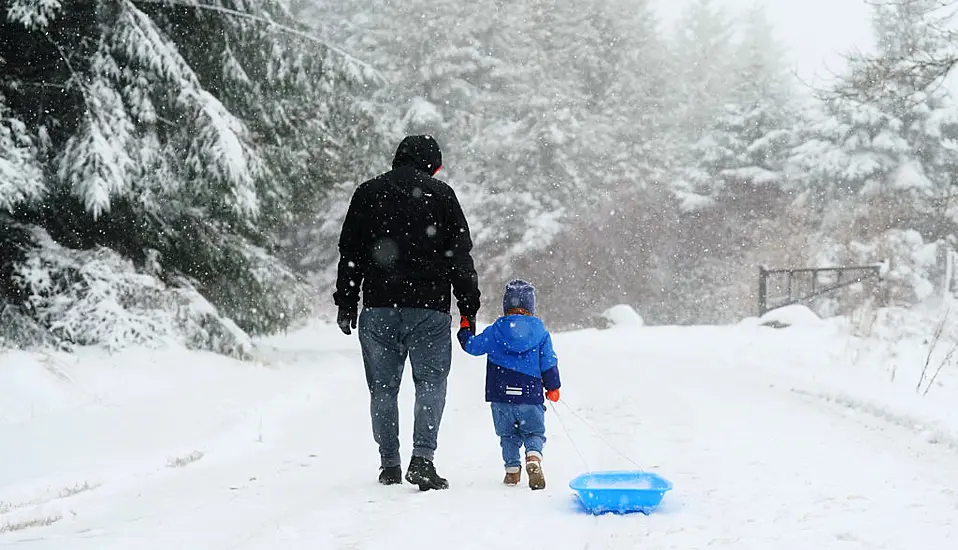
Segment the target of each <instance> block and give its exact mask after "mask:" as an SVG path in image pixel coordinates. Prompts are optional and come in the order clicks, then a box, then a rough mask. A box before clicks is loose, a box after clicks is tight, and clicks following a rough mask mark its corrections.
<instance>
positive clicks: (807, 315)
mask: <svg viewBox="0 0 958 550" xmlns="http://www.w3.org/2000/svg"><path fill="white" fill-rule="evenodd" d="M760 321H761V324H762V325H763V326H768V327H774V328H784V327H793V326H799V327H812V326H821V324H822V323H823V321H822V319H821V318H820V317H819V316H818V315H816V314H815V312H813V311H812V310H811V309H809V308H808V307H806V306H803V305H801V304H792V305H790V306H783V307H780V308H777V309H773V310H772V311H769V312H768V313H766V314H765V315H763V316H762V317H761V318H760Z"/></svg>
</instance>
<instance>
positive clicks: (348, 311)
mask: <svg viewBox="0 0 958 550" xmlns="http://www.w3.org/2000/svg"><path fill="white" fill-rule="evenodd" d="M356 320H357V315H356V308H355V307H345V306H344V307H341V308H339V314H338V315H336V324H337V325H339V330H341V331H343V334H345V335H347V336H348V335H350V334H352V332H351V331H350V330H349V329H350V327H352V328H356Z"/></svg>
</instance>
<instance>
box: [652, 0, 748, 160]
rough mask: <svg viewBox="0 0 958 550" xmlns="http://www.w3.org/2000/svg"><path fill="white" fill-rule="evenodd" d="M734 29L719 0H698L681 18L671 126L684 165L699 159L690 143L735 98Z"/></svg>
mask: <svg viewBox="0 0 958 550" xmlns="http://www.w3.org/2000/svg"><path fill="white" fill-rule="evenodd" d="M733 31H734V29H733V20H732V18H731V17H730V16H729V14H728V13H727V12H726V10H725V9H723V8H722V7H721V6H718V5H716V3H715V2H713V0H694V2H692V3H691V4H690V5H689V6H688V7H687V8H686V9H685V12H684V13H683V14H682V16H681V17H680V18H679V19H678V21H677V22H676V24H675V29H674V31H673V36H672V40H671V45H670V47H669V50H668V51H669V53H670V54H671V55H670V62H669V66H670V69H671V73H670V74H672V75H673V77H672V78H671V79H670V90H669V91H670V95H671V97H672V98H673V101H674V103H673V104H674V106H675V111H673V113H672V114H673V116H672V121H673V122H672V124H671V125H670V128H669V130H670V132H671V133H672V134H673V135H674V136H675V138H674V139H673V141H674V143H675V144H676V145H677V146H678V150H676V151H673V153H674V154H675V155H676V161H677V163H678V166H688V165H689V164H690V163H691V162H694V160H695V155H694V154H693V153H692V152H691V150H690V149H689V146H690V145H691V144H693V143H696V142H697V141H698V140H700V139H701V138H702V137H703V136H704V135H705V134H706V133H707V132H708V131H709V130H710V129H711V128H712V127H713V126H714V123H715V119H716V117H718V116H719V115H720V114H721V113H722V111H723V107H724V105H725V104H726V103H727V102H728V101H729V92H730V90H731V87H732V83H733V80H734V79H733V76H732V75H733V71H732V62H733V61H734V58H733V55H732V53H733V47H734V45H733Z"/></svg>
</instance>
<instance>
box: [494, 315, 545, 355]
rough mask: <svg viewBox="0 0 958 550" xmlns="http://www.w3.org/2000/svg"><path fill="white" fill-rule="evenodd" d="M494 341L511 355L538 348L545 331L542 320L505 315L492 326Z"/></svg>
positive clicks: (525, 316)
mask: <svg viewBox="0 0 958 550" xmlns="http://www.w3.org/2000/svg"><path fill="white" fill-rule="evenodd" d="M494 326H495V330H496V339H497V340H499V341H500V342H502V344H503V345H504V346H505V348H506V349H508V350H509V351H511V352H513V353H522V352H525V351H529V350H531V349H533V348H535V347H536V346H538V345H539V344H540V343H542V341H543V340H544V339H545V337H546V334H547V331H546V327H545V325H544V324H543V323H542V320H541V319H539V318H538V317H531V316H529V315H506V316H505V317H500V318H499V319H498V320H497V321H496V322H495V324H494Z"/></svg>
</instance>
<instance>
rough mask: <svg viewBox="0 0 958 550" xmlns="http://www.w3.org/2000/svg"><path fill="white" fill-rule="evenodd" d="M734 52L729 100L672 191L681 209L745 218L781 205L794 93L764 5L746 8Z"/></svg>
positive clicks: (716, 116)
mask: <svg viewBox="0 0 958 550" xmlns="http://www.w3.org/2000/svg"><path fill="white" fill-rule="evenodd" d="M731 54H732V55H731V58H732V60H733V61H732V62H730V63H729V64H728V66H729V70H730V80H731V82H730V83H729V93H728V100H727V102H726V103H725V104H724V105H722V106H721V109H720V110H719V111H718V112H717V113H715V116H714V118H713V121H712V123H711V125H709V126H708V127H707V128H706V130H705V131H704V132H703V134H702V136H701V138H700V139H698V140H697V141H696V143H695V144H694V145H693V147H692V149H691V150H692V152H693V156H694V159H695V160H694V163H693V166H692V168H691V169H690V170H689V171H688V173H687V176H686V177H685V178H683V179H682V180H680V183H679V185H677V189H676V191H677V194H678V196H679V198H680V200H682V201H683V202H684V203H685V209H686V210H689V211H693V210H698V209H699V208H708V207H710V206H718V207H719V208H721V209H722V210H723V215H726V216H727V215H728V214H729V213H730V212H735V213H736V218H738V219H741V220H743V221H748V220H750V219H755V218H758V217H762V216H766V215H768V214H769V213H770V212H772V211H774V210H775V207H776V206H777V205H779V204H780V203H781V198H782V193H783V190H784V184H785V179H786V177H785V170H786V160H787V155H788V147H789V145H790V144H791V139H792V138H791V130H792V128H793V127H794V125H795V122H796V117H795V114H794V110H793V105H794V102H795V97H794V94H793V91H792V84H791V82H792V81H791V80H790V79H789V77H788V74H787V73H786V61H785V59H786V57H785V52H784V49H783V47H782V45H781V44H780V43H778V42H777V41H776V40H775V38H774V33H773V29H772V27H771V25H770V24H769V23H768V20H767V18H766V16H765V12H764V9H763V8H761V7H754V8H752V9H751V10H749V11H748V12H747V13H746V15H745V17H744V18H743V24H742V25H741V38H740V40H738V41H737V42H736V43H735V44H734V46H733V49H732V50H731Z"/></svg>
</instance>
